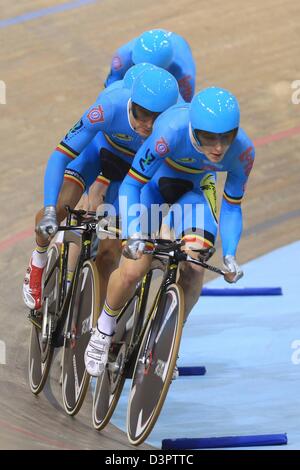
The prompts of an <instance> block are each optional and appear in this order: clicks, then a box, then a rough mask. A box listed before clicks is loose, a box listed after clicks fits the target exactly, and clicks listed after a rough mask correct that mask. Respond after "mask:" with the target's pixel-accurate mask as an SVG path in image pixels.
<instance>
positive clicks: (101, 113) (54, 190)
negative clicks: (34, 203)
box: [44, 97, 112, 206]
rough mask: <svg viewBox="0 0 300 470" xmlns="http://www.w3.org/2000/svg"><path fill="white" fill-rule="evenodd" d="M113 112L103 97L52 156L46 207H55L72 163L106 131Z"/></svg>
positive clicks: (47, 171) (46, 183)
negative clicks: (67, 170)
mask: <svg viewBox="0 0 300 470" xmlns="http://www.w3.org/2000/svg"><path fill="white" fill-rule="evenodd" d="M111 116H112V110H111V107H110V102H109V100H108V99H107V98H106V97H101V98H100V99H99V100H97V101H96V102H95V103H94V105H93V106H91V107H90V108H89V109H88V110H87V111H86V112H85V113H84V114H83V116H82V118H81V119H80V120H79V121H78V122H77V123H76V124H75V125H74V126H73V127H72V128H71V129H70V131H69V132H68V133H67V134H66V136H65V137H64V138H63V140H62V141H61V142H60V143H59V145H58V146H57V147H56V149H55V150H54V152H53V153H52V154H51V156H50V158H49V160H48V163H47V167H46V172H45V177H44V206H55V205H56V203H57V199H58V195H59V191H60V188H61V185H62V182H63V178H64V171H65V169H66V167H67V165H68V164H69V163H70V161H71V160H72V159H74V158H76V157H77V156H78V155H79V154H80V153H81V152H82V150H83V149H84V148H85V147H86V146H87V145H88V143H89V142H90V141H91V140H92V139H93V138H94V136H95V135H96V133H97V132H99V131H101V130H105V129H106V128H107V126H108V125H109V122H110V120H111Z"/></svg>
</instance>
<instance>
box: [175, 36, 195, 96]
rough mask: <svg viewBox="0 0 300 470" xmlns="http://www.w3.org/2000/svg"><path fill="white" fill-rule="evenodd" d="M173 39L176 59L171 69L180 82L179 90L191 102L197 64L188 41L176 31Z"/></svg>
mask: <svg viewBox="0 0 300 470" xmlns="http://www.w3.org/2000/svg"><path fill="white" fill-rule="evenodd" d="M171 39H172V42H173V46H174V51H175V52H174V61H173V63H172V64H171V66H170V69H169V71H170V72H171V73H172V74H173V75H174V77H175V78H176V80H177V82H178V86H179V92H180V95H181V96H182V98H183V100H184V101H185V102H191V101H192V98H193V96H194V93H195V84H196V65H195V61H194V58H193V55H192V51H191V48H190V46H189V44H188V43H187V41H186V40H185V39H184V38H183V37H182V36H179V35H178V34H176V33H172V35H171Z"/></svg>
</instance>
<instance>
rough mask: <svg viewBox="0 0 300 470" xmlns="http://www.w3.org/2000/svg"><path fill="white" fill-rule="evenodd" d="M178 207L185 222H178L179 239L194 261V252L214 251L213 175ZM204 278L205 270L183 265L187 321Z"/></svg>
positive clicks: (185, 263)
mask: <svg viewBox="0 0 300 470" xmlns="http://www.w3.org/2000/svg"><path fill="white" fill-rule="evenodd" d="M204 183H205V184H204ZM199 187H200V189H198V188H199ZM178 204H179V206H180V207H181V209H182V219H181V224H180V221H179V220H177V221H176V220H175V231H176V238H178V239H180V238H182V239H183V240H184V241H185V251H187V252H188V253H189V254H190V255H191V256H192V257H193V256H195V253H193V250H199V249H203V248H210V247H213V246H214V243H215V238H216V235H217V227H218V223H217V217H216V198H215V178H214V175H213V174H211V173H207V174H205V175H203V176H202V178H201V181H200V186H199V185H198V184H197V185H196V188H195V190H194V191H190V192H188V193H186V194H185V195H184V196H182V197H181V198H180V199H179V200H178ZM203 278H204V269H203V268H202V267H201V266H197V265H195V264H192V263H189V262H182V263H181V264H180V277H179V281H178V284H179V285H181V287H182V288H183V290H184V293H185V318H187V317H188V315H189V313H190V311H191V310H192V308H193V306H194V305H195V304H196V302H197V301H198V299H199V296H200V294H201V290H202V285H203ZM191 279H193V282H191Z"/></svg>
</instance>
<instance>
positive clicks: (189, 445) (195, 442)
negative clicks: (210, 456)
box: [161, 434, 288, 449]
mask: <svg viewBox="0 0 300 470" xmlns="http://www.w3.org/2000/svg"><path fill="white" fill-rule="evenodd" d="M287 442H288V440H287V435H286V434H263V435H257V436H230V437H201V438H199V439H196V438H182V439H163V441H162V447H161V448H162V449H217V448H225V447H253V446H277V445H284V444H287Z"/></svg>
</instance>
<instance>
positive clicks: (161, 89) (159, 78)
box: [131, 67, 179, 113]
mask: <svg viewBox="0 0 300 470" xmlns="http://www.w3.org/2000/svg"><path fill="white" fill-rule="evenodd" d="M178 94H179V89H178V84H177V80H176V78H175V77H173V75H171V74H170V73H169V72H168V71H167V70H164V69H162V68H160V67H156V68H155V69H153V70H145V71H144V72H142V73H140V74H139V75H138V77H137V78H136V79H135V81H134V83H133V87H132V94H131V101H132V102H133V103H135V104H138V105H139V106H142V107H143V108H145V109H147V110H148V111H152V112H155V113H162V112H163V111H165V110H166V109H168V108H169V107H170V106H173V105H174V104H176V102H177V99H178Z"/></svg>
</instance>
